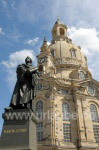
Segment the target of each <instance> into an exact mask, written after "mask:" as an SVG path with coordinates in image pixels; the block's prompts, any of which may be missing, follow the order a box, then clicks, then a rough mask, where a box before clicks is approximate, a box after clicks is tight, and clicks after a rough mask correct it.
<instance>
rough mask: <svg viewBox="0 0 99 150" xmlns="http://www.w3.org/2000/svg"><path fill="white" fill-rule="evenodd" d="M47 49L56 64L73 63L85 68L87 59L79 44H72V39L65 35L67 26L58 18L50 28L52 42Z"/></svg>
mask: <svg viewBox="0 0 99 150" xmlns="http://www.w3.org/2000/svg"><path fill="white" fill-rule="evenodd" d="M49 49H50V52H51V54H52V56H53V60H54V63H55V64H56V65H57V64H58V65H59V64H61V65H62V64H63V65H72V66H74V65H75V66H82V67H84V68H87V59H86V57H85V56H84V54H83V53H82V52H81V48H80V46H76V45H75V44H72V40H71V39H69V38H68V36H67V26H66V25H64V24H63V23H61V22H60V20H59V18H58V20H57V21H56V23H55V25H54V26H53V28H52V43H51V45H50V46H49Z"/></svg>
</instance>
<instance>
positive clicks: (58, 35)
mask: <svg viewBox="0 0 99 150" xmlns="http://www.w3.org/2000/svg"><path fill="white" fill-rule="evenodd" d="M52 38H53V40H55V41H56V40H60V39H67V26H66V25H64V24H63V23H62V22H60V19H59V17H58V19H57V21H56V23H55V24H54V26H53V28H52Z"/></svg>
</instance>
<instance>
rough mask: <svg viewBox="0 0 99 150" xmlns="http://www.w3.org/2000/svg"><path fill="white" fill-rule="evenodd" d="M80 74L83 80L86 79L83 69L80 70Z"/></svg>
mask: <svg viewBox="0 0 99 150" xmlns="http://www.w3.org/2000/svg"><path fill="white" fill-rule="evenodd" d="M79 76H80V79H81V80H84V79H85V73H84V72H83V71H80V72H79Z"/></svg>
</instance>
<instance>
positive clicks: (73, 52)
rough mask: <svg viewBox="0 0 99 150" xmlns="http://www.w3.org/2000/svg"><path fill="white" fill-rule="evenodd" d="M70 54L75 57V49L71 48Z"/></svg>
mask: <svg viewBox="0 0 99 150" xmlns="http://www.w3.org/2000/svg"><path fill="white" fill-rule="evenodd" d="M71 56H72V57H73V58H76V51H75V49H72V51H71Z"/></svg>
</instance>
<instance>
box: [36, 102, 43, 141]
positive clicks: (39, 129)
mask: <svg viewBox="0 0 99 150" xmlns="http://www.w3.org/2000/svg"><path fill="white" fill-rule="evenodd" d="M36 116H37V117H38V119H40V120H39V121H40V123H39V124H38V125H37V140H38V141H42V139H43V121H42V119H43V102H42V101H38V102H37V103H36Z"/></svg>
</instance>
